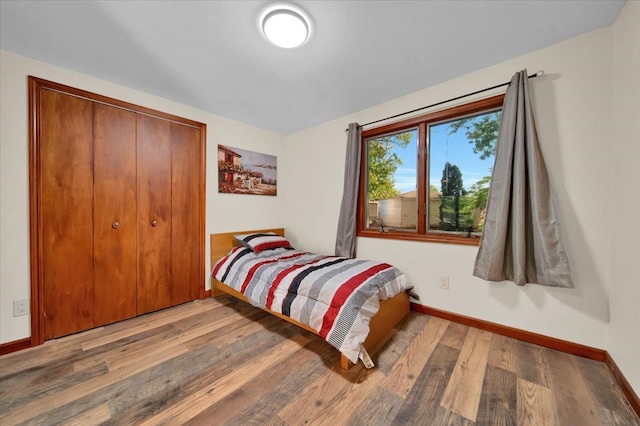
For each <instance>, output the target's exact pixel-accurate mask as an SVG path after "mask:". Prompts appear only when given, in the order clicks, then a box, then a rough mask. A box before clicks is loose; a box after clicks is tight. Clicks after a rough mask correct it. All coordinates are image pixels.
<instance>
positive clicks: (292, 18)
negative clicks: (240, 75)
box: [260, 4, 311, 49]
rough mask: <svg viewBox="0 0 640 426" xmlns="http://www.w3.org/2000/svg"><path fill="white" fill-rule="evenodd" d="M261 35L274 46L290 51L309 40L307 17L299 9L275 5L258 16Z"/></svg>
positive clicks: (309, 32) (286, 5)
mask: <svg viewBox="0 0 640 426" xmlns="http://www.w3.org/2000/svg"><path fill="white" fill-rule="evenodd" d="M260 28H261V30H262V34H263V35H264V36H265V37H266V39H267V40H269V41H270V42H271V43H273V44H275V45H276V46H279V47H283V48H285V49H290V48H293V47H298V46H300V45H301V44H302V43H304V42H305V41H307V40H308V39H309V35H310V34H311V24H310V20H309V17H308V15H307V14H306V13H304V11H302V10H301V9H300V8H298V7H296V6H293V5H290V4H275V5H271V6H269V7H268V8H267V9H265V10H264V11H263V12H262V14H261V16H260Z"/></svg>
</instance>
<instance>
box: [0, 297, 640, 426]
mask: <svg viewBox="0 0 640 426" xmlns="http://www.w3.org/2000/svg"><path fill="white" fill-rule="evenodd" d="M373 359H374V361H375V362H376V368H374V369H372V370H367V369H365V368H364V367H362V364H359V365H357V366H355V367H353V368H352V369H350V370H349V371H344V370H342V369H341V368H340V366H339V364H340V357H339V356H338V352H337V351H336V350H335V349H333V348H332V347H330V346H329V345H328V344H327V343H326V342H324V341H322V340H321V339H320V338H319V337H317V336H315V335H313V334H311V333H309V332H306V331H304V330H301V329H299V328H297V327H295V326H293V325H291V324H288V323H286V322H285V321H282V320H280V319H278V318H275V317H273V316H271V315H268V314H266V313H264V312H262V311H261V310H259V309H256V308H253V307H251V306H249V305H247V304H244V303H241V302H239V301H236V300H235V299H232V298H230V297H229V296H223V297H221V298H220V299H206V300H202V301H196V302H193V303H188V304H185V305H181V306H178V307H175V308H170V309H166V310H164V311H160V312H156V313H152V314H148V315H145V316H142V317H138V318H134V319H131V320H127V321H124V322H120V323H117V324H112V325H109V326H105V327H101V328H98V329H95V330H90V331H87V332H84V333H81V334H77V335H72V336H68V337H64V338H60V339H57V340H55V341H50V342H47V343H45V344H44V345H42V346H39V347H35V348H31V349H27V350H24V351H21V352H17V353H13V354H9V355H5V356H3V357H1V358H0V424H2V425H16V424H44V425H53V424H55V425H59V424H64V425H71V424H76V425H90V424H107V425H109V424H110V425H130V424H144V425H159V424H190V425H219V424H229V425H299V424H318V425H332V426H337V425H343V424H344V425H347V424H348V425H409V424H416V425H509V424H513V425H536V426H538V425H581V426H584V425H638V424H640V422H639V420H638V417H637V416H636V415H635V413H634V412H633V411H632V410H631V408H630V407H629V405H628V403H627V402H626V400H625V399H624V396H623V395H622V392H621V390H620V389H619V388H618V387H617V385H616V383H615V381H614V379H613V377H612V375H611V373H610V372H609V370H608V369H607V367H606V366H605V364H604V363H600V362H597V361H591V360H588V359H584V358H579V357H576V356H572V355H568V354H565V353H561V352H557V351H554V350H550V349H546V348H543V347H540V346H536V345H532V344H529V343H524V342H521V341H518V340H514V339H511V338H508V337H504V336H500V335H497V334H493V333H490V332H487V331H482V330H478V329H474V328H469V327H467V326H463V325H460V324H456V323H451V322H449V321H446V320H442V319H439V318H435V317H429V316H427V315H423V314H419V313H415V312H412V313H411V314H410V315H409V317H408V318H407V319H406V320H405V321H404V322H402V323H401V324H400V326H399V328H398V329H397V330H396V332H395V333H394V334H393V336H392V337H391V338H390V339H389V341H388V342H387V343H386V344H385V345H384V346H383V347H382V348H381V349H380V350H379V351H378V352H377V353H376V354H375V355H374V356H373Z"/></svg>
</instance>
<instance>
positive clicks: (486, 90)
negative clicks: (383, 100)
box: [344, 70, 544, 132]
mask: <svg viewBox="0 0 640 426" xmlns="http://www.w3.org/2000/svg"><path fill="white" fill-rule="evenodd" d="M543 75H544V71H543V70H540V71H538V72H536V73H535V74H531V75H530V76H529V77H528V78H536V77H542V76H543ZM510 83H511V82H510V81H507V82H506V83H501V84H496V85H495V86H491V87H487V88H486V89H481V90H476V91H475V92H471V93H467V94H466V95H460V96H456V97H455V98H451V99H447V100H446V101H440V102H436V103H435V104H431V105H427V106H423V107H420V108H416V109H413V110H411V111H407V112H401V113H400V114H396V115H392V116H390V117H385V118H381V119H379V120H375V121H370V122H369V123H365V124H361V125H359V126H358V127H360V128H363V127H365V126H369V125H371V124H375V123H379V122H381V121H385V120H391V119H392V118H398V117H402V116H403V115H407V114H411V113H414V112H418V111H422V110H423V109H427V108H433V107H435V106H438V105H442V104H446V103H447V102H451V101H457V100H458V99H462V98H466V97H468V96H473V95H477V94H478V93H482V92H488V91H489V90H493V89H497V88H498V87H502V86H508V85H509V84H510ZM344 131H345V132H348V131H349V129H344Z"/></svg>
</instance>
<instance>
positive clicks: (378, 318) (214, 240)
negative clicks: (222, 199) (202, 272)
mask: <svg viewBox="0 0 640 426" xmlns="http://www.w3.org/2000/svg"><path fill="white" fill-rule="evenodd" d="M255 232H275V233H276V234H278V235H281V236H283V237H284V228H276V229H259V230H250V231H237V232H226V233H222V234H211V266H212V267H213V265H214V263H215V262H216V261H217V260H218V259H220V258H221V257H223V256H226V255H227V253H229V250H231V249H232V248H233V247H234V246H237V245H239V243H238V242H237V241H236V240H235V239H234V238H233V236H234V235H238V234H250V233H255ZM223 294H230V295H231V296H234V297H236V298H238V299H240V300H242V301H244V302H247V303H249V300H248V299H247V298H246V297H245V296H244V295H243V294H242V293H240V292H238V291H236V290H234V289H232V288H231V287H228V286H226V285H224V284H222V283H221V282H220V281H218V280H216V279H215V278H212V279H211V296H212V297H218V296H222V295H223ZM263 309H264V310H265V311H267V312H269V313H271V314H273V315H275V316H277V317H279V318H282V319H283V320H285V321H288V322H290V323H291V324H295V325H297V326H298V327H301V328H303V329H305V330H307V331H310V332H312V333H314V334H318V333H317V332H316V331H315V330H314V329H312V328H311V327H309V326H308V325H305V324H302V323H300V322H298V321H296V320H294V319H292V318H289V317H288V316H285V315H282V314H280V313H278V312H273V311H271V310H270V309H267V308H263ZM408 313H409V295H408V294H407V293H406V292H402V293H400V294H398V295H397V296H395V297H393V298H391V299H387V300H382V301H380V310H379V311H378V313H377V314H376V315H375V316H373V318H371V322H370V323H369V328H370V331H369V336H368V337H367V339H366V340H365V341H364V347H365V349H366V350H367V352H369V353H373V352H374V351H375V350H376V349H378V346H379V345H380V344H382V343H384V341H385V340H386V339H387V337H388V336H390V334H391V330H393V329H394V328H395V326H396V325H397V324H398V323H399V322H400V321H402V319H403V318H404V317H405V316H406V315H407V314H408ZM340 365H341V366H342V368H345V369H348V368H349V367H350V366H351V363H350V362H349V360H348V359H347V358H346V357H345V356H344V355H343V354H340Z"/></svg>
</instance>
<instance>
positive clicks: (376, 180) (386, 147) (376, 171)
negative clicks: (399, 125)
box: [368, 132, 411, 201]
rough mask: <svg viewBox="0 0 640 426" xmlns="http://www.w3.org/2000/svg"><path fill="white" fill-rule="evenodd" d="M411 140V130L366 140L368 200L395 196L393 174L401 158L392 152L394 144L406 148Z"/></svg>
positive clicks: (400, 163) (396, 192)
mask: <svg viewBox="0 0 640 426" xmlns="http://www.w3.org/2000/svg"><path fill="white" fill-rule="evenodd" d="M410 141H411V132H405V133H399V134H396V135H391V136H384V137H381V138H376V139H372V140H370V141H369V142H368V155H369V165H368V167H369V169H368V170H369V182H368V183H369V201H376V200H383V199H385V198H391V197H395V196H396V195H399V192H398V191H397V190H396V189H395V184H396V181H395V178H394V174H395V172H396V170H398V166H401V165H402V159H400V157H399V156H398V155H397V154H396V153H394V152H392V150H393V148H394V146H398V147H400V148H406V147H407V145H409V142H410Z"/></svg>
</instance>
